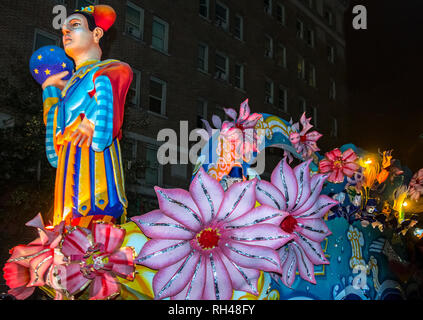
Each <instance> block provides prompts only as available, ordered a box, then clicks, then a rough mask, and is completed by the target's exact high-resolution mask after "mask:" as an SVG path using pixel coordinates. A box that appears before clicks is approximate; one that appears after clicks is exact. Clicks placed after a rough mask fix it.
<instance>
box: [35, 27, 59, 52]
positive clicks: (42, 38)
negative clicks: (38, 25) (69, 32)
mask: <svg viewBox="0 0 423 320" xmlns="http://www.w3.org/2000/svg"><path fill="white" fill-rule="evenodd" d="M44 46H60V37H59V36H57V35H55V34H51V33H48V32H45V31H42V30H39V29H35V33H34V47H33V50H34V51H35V50H37V49H39V48H41V47H44Z"/></svg>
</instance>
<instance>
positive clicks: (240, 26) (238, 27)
mask: <svg viewBox="0 0 423 320" xmlns="http://www.w3.org/2000/svg"><path fill="white" fill-rule="evenodd" d="M234 36H235V38H237V39H239V40H243V38H244V19H243V18H242V16H240V15H239V14H237V15H235V27H234Z"/></svg>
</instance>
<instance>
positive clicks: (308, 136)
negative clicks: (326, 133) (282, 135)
mask: <svg viewBox="0 0 423 320" xmlns="http://www.w3.org/2000/svg"><path fill="white" fill-rule="evenodd" d="M310 120H311V118H306V115H305V112H304V113H303V115H302V116H301V118H300V123H301V125H302V127H303V128H302V130H301V131H300V124H299V123H298V122H297V123H295V124H293V125H292V129H294V130H295V131H296V132H292V133H291V134H290V135H289V140H290V141H291V143H292V146H293V147H294V148H295V150H296V151H297V152H298V153H299V154H301V156H302V157H303V158H304V159H309V158H310V157H311V156H312V154H313V153H314V152H316V151H320V149H319V148H318V147H317V140H319V139H320V138H321V137H322V134H321V133H319V132H317V131H312V132H308V131H309V130H310V129H311V128H313V125H312V124H311V123H310Z"/></svg>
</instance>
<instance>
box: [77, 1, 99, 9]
mask: <svg viewBox="0 0 423 320" xmlns="http://www.w3.org/2000/svg"><path fill="white" fill-rule="evenodd" d="M97 4H98V0H77V1H76V9H81V8H83V7H89V6H95V5H97Z"/></svg>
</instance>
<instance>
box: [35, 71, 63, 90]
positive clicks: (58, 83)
mask: <svg viewBox="0 0 423 320" xmlns="http://www.w3.org/2000/svg"><path fill="white" fill-rule="evenodd" d="M68 74H69V71H63V72H60V73H58V74H54V75H52V76H51V77H48V78H47V79H46V81H44V82H43V84H42V85H41V87H42V88H43V90H44V89H45V88H47V87H48V86H53V87H56V88H58V89H60V90H63V88H64V87H65V85H66V83H67V81H66V80H62V79H63V78H64V77H66V76H67V75H68Z"/></svg>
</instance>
